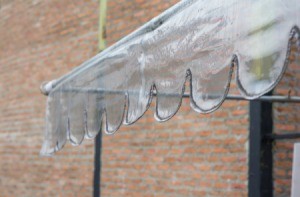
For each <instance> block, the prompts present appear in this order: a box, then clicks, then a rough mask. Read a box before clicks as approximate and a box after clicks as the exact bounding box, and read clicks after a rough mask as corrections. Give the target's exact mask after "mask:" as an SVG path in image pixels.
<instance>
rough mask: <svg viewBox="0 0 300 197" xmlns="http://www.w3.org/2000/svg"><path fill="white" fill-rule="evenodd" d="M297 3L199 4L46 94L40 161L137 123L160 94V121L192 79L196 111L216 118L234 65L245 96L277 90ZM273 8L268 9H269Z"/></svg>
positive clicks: (294, 30) (202, 0) (240, 0)
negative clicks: (154, 95) (102, 132)
mask: <svg viewBox="0 0 300 197" xmlns="http://www.w3.org/2000/svg"><path fill="white" fill-rule="evenodd" d="M299 4H300V3H299V1H298V0H292V1H288V2H287V1H281V0H266V1H252V0H228V1H224V2H220V1H215V0H214V1H211V0H210V1H209V0H199V1H196V2H194V3H193V4H191V5H190V6H188V7H187V8H185V9H184V10H183V11H181V12H179V13H178V14H176V15H174V16H173V17H172V18H171V19H169V20H168V21H166V22H165V23H164V24H162V25H161V26H160V27H158V28H157V29H155V30H154V31H152V32H150V33H147V34H145V35H141V36H140V37H137V38H136V39H134V40H132V41H130V42H129V43H127V44H126V45H123V46H121V47H119V48H117V49H115V50H114V51H112V52H111V53H110V54H107V55H106V56H105V57H104V58H99V60H97V61H91V62H90V63H89V66H88V69H85V70H83V71H82V72H80V73H78V74H77V75H75V76H73V77H72V78H69V79H68V80H66V81H65V82H64V83H62V84H60V85H58V86H57V87H55V89H54V90H52V91H51V93H50V94H49V96H48V101H47V109H46V131H45V140H44V144H43V147H42V150H41V154H42V155H51V154H53V153H54V152H56V151H58V150H60V149H61V148H62V147H63V146H64V144H65V143H66V141H68V140H69V141H70V142H71V143H72V144H73V145H79V144H81V142H82V141H83V139H84V138H93V137H95V136H96V135H97V133H98V131H99V130H100V127H101V120H102V118H103V117H105V119H106V124H105V125H106V127H105V128H106V132H107V133H109V134H113V133H114V132H115V131H117V130H118V129H119V127H120V126H121V124H122V123H123V122H124V123H125V124H133V123H134V122H136V121H137V120H138V119H139V118H140V117H142V115H143V114H144V113H145V112H146V110H147V109H148V107H149V105H150V103H151V100H152V93H153V91H154V90H155V91H156V93H157V98H156V99H157V102H156V103H157V105H156V113H155V118H156V119H157V120H158V121H166V120H169V119H170V118H172V117H173V116H174V115H175V114H176V112H177V111H178V109H179V107H180V105H181V100H182V95H183V93H184V88H185V83H186V81H187V80H190V83H189V84H190V86H191V87H190V89H191V92H190V94H191V97H190V100H191V102H190V103H191V107H192V108H193V109H194V110H195V111H197V112H199V113H210V112H213V111H214V110H216V109H217V108H218V107H220V105H221V104H222V102H223V101H224V99H225V97H226V95H227V93H228V90H229V84H230V81H231V76H232V73H233V68H234V66H236V82H237V85H238V88H239V90H240V92H241V94H242V95H243V96H244V97H245V98H248V99H254V98H257V97H259V96H261V95H263V94H265V93H267V92H269V91H270V90H272V89H273V88H274V87H275V86H276V84H277V83H278V82H279V80H280V79H281V77H282V75H283V73H284V71H285V69H286V66H287V65H288V61H289V54H290V45H291V42H292V39H293V38H294V39H296V40H297V41H298V46H299V42H300V41H299V34H300V31H299V28H298V27H299V26H300V22H299V20H300V14H299V13H300V12H299V10H300V5H299ZM266 8H268V9H266Z"/></svg>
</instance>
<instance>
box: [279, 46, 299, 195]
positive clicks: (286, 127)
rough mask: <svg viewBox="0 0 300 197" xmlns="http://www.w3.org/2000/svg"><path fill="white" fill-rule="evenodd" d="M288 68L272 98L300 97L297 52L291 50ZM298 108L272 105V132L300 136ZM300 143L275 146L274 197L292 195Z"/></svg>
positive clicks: (283, 142) (290, 105)
mask: <svg viewBox="0 0 300 197" xmlns="http://www.w3.org/2000/svg"><path fill="white" fill-rule="evenodd" d="M292 48H293V49H294V50H293V53H292V54H291V64H290V65H289V67H288V69H287V71H286V73H285V75H284V76H283V79H282V80H281V82H280V84H279V85H278V86H277V87H276V88H275V90H274V92H275V94H281V95H288V94H290V95H291V96H300V49H297V48H296V45H294V46H293V47H292ZM299 114H300V104H299V103H298V104H296V103H292V104H291V103H285V104H279V103H276V104H274V113H273V119H274V129H273V132H274V133H276V134H285V133H295V132H298V133H299V132H300V115H299ZM297 142H298V143H299V139H294V140H278V141H276V142H275V143H274V146H273V148H274V149H273V150H274V155H273V160H274V171H273V173H274V174H273V176H274V196H277V197H285V196H290V195H291V180H292V162H293V148H294V143H297Z"/></svg>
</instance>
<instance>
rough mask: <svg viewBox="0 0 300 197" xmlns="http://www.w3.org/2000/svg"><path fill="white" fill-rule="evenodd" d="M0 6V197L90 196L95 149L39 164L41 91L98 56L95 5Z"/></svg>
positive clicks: (66, 1)
mask: <svg viewBox="0 0 300 197" xmlns="http://www.w3.org/2000/svg"><path fill="white" fill-rule="evenodd" d="M0 2H1V8H0V196H63V195H66V196H74V195H78V196H79V194H80V196H82V195H81V194H84V195H86V196H91V194H92V181H93V180H92V178H93V141H86V142H85V143H84V145H83V146H80V147H78V148H74V147H71V146H70V145H68V146H67V147H66V149H65V150H64V151H62V152H60V153H59V154H57V156H56V157H54V158H41V157H39V149H40V147H41V142H42V139H43V128H44V115H45V112H44V109H45V102H46V97H44V96H42V95H41V94H40V91H39V85H40V84H41V82H43V81H46V80H51V79H53V78H56V77H58V76H60V75H61V74H63V73H66V72H68V71H69V70H70V69H71V68H72V67H74V66H77V65H78V64H80V63H81V62H83V61H84V60H86V59H87V58H89V57H92V56H93V55H94V54H96V53H97V33H98V32H97V30H98V27H97V26H98V2H97V1H96V0H94V1H93V0H89V1H87V0H76V1H73V0H63V1H62V0H32V1H29V0H26V1H24V0H9V1H2V0H0Z"/></svg>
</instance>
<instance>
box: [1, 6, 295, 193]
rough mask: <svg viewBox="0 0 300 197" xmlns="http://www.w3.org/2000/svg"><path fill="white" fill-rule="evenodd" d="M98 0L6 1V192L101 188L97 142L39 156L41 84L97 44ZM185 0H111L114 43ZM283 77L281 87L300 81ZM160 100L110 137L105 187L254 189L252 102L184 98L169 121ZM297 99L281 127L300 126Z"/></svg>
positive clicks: (281, 146)
mask: <svg viewBox="0 0 300 197" xmlns="http://www.w3.org/2000/svg"><path fill="white" fill-rule="evenodd" d="M97 1H98V0H77V1H72V0H51V1H50V0H31V1H29V0H28V1H22V0H0V37H1V39H0V75H1V76H0V191H1V192H0V196H91V195H92V189H93V188H92V186H93V185H92V181H93V180H92V178H93V154H94V144H93V141H89V140H86V141H85V142H84V143H83V145H81V146H79V147H72V146H71V145H69V144H68V145H67V146H66V147H65V148H64V149H63V150H62V151H61V152H59V153H58V154H56V156H55V157H53V158H41V157H39V156H38V153H39V149H40V146H41V142H42V138H43V127H44V108H45V101H46V98H45V97H44V96H42V95H41V94H40V92H39V89H38V87H39V85H40V83H41V82H43V81H47V80H51V79H53V78H57V77H59V76H60V75H62V74H64V73H66V72H68V71H69V70H70V69H71V68H73V67H75V66H77V65H79V64H80V63H82V62H83V61H84V60H86V59H88V58H89V57H92V56H93V55H95V54H96V53H97V42H98V40H97V33H98V32H97V31H98V2H97ZM177 1H178V0H163V1H157V0H153V1H147V0H135V1H129V0H109V1H108V13H107V14H108V15H107V36H108V38H107V39H108V40H107V41H108V43H109V44H112V43H114V42H115V41H117V40H118V39H120V38H121V37H123V36H125V35H127V34H128V33H130V32H131V31H132V30H134V29H136V28H137V27H139V26H140V25H141V24H143V23H144V22H146V21H148V20H149V19H151V18H152V17H154V16H156V15H158V14H159V13H161V12H162V11H163V10H165V9H166V8H168V7H170V6H171V5H172V4H174V3H176V2H177ZM296 65H297V64H296V63H295V64H294V66H292V67H290V68H291V69H292V70H293V69H296V68H299V66H298V67H297V66H296ZM293 71H294V70H293ZM298 71H299V69H298V70H297V72H289V73H293V75H294V76H297V77H300V76H299V72H298ZM284 79H285V80H284V81H283V82H282V84H281V85H280V86H279V87H278V88H277V90H276V91H278V93H282V94H285V93H286V92H284V91H286V89H287V87H290V86H291V83H292V84H294V83H296V85H295V84H294V86H296V87H299V82H297V81H296V82H295V81H293V80H291V77H289V75H288V76H287V78H284ZM291 81H292V82H291ZM232 86H233V87H232V89H231V93H237V90H236V88H234V84H233V85H232ZM297 94H298V95H299V90H298V92H297ZM153 106H155V103H153V104H152V108H151V109H150V110H149V111H148V112H147V113H146V115H145V116H144V117H143V118H142V119H140V120H139V121H138V122H137V123H136V124H134V125H132V126H123V127H122V128H121V129H120V130H119V131H118V132H117V133H116V134H115V135H114V136H105V135H104V136H103V150H102V162H103V166H102V175H101V177H102V179H101V189H102V196H247V193H248V192H247V184H248V181H247V178H248V134H249V132H248V127H249V121H248V107H249V106H248V102H236V101H226V102H225V103H224V104H223V105H222V107H221V108H220V109H219V110H218V111H216V112H215V113H213V114H210V115H199V114H197V113H196V112H194V111H192V110H191V109H190V107H189V101H188V99H185V100H184V101H183V103H182V107H181V109H180V111H179V112H178V114H177V115H176V116H175V117H174V118H173V119H172V120H170V121H168V122H166V123H157V122H155V120H154V118H153V114H154V112H153ZM296 106H297V107H298V108H297V109H298V111H299V105H296ZM294 108H295V105H287V104H285V105H282V104H280V105H276V106H275V108H274V109H275V113H274V119H275V131H276V132H289V131H297V129H298V131H299V124H297V123H298V122H299V116H298V115H297V111H295V110H294ZM285 114H288V116H285ZM293 125H297V126H293ZM274 147H275V154H274V165H275V169H274V176H275V194H276V195H275V196H286V195H288V194H289V192H290V191H289V188H290V178H291V155H292V143H291V141H281V142H276V143H275V144H274Z"/></svg>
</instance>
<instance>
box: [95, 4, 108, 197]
mask: <svg viewBox="0 0 300 197" xmlns="http://www.w3.org/2000/svg"><path fill="white" fill-rule="evenodd" d="M106 14H107V0H99V34H98V42H99V44H98V49H99V51H102V50H104V49H105V47H106ZM101 155H102V124H101V126H100V131H99V133H98V135H97V136H96V138H95V157H94V197H100V196H101V167H102V161H101Z"/></svg>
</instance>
